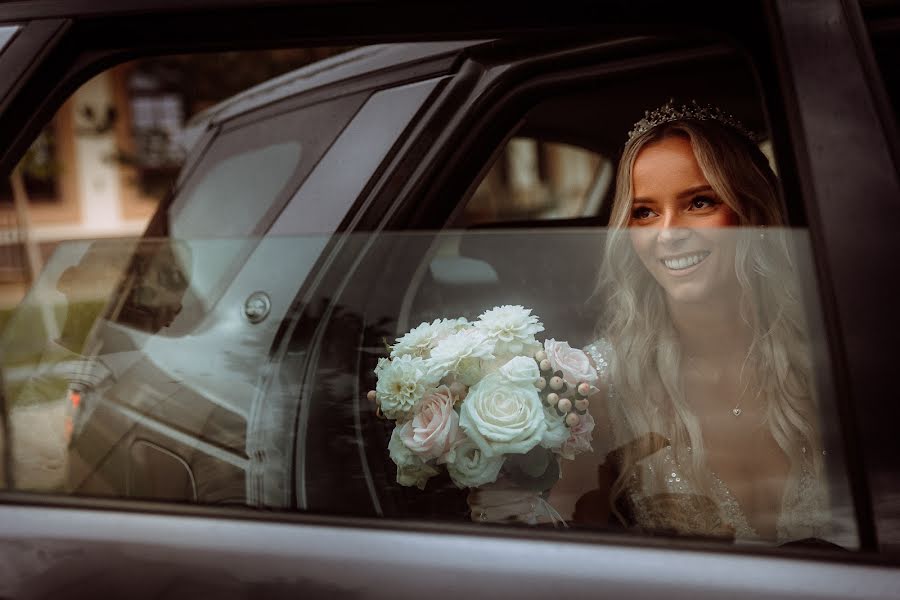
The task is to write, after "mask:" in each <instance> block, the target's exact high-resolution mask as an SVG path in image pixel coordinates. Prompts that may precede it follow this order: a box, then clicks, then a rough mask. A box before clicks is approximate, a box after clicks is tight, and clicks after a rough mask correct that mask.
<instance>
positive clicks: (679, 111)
mask: <svg viewBox="0 0 900 600" xmlns="http://www.w3.org/2000/svg"><path fill="white" fill-rule="evenodd" d="M685 120H689V121H718V122H719V123H722V124H723V125H727V126H728V127H731V128H732V129H735V130H736V131H738V132H739V133H741V134H742V135H745V136H746V137H747V138H749V139H750V140H752V141H756V135H755V134H753V133H752V132H751V131H750V130H749V129H747V128H746V127H744V124H743V123H741V122H740V121H739V120H738V119H737V118H735V116H734V115H732V114H730V113H726V112H725V111H723V110H722V109H721V108H719V107H718V106H713V105H712V104H707V105H705V106H701V105H700V104H698V103H697V101H696V100H692V101H691V103H690V104H682V105H681V106H676V105H675V101H674V100H669V101H668V102H666V103H665V104H663V105H662V106H660V107H659V108H657V109H655V110H652V111H649V110H647V111H644V118H643V119H641V120H640V121H638V122H637V123H635V124H634V127H632V129H631V131H629V132H628V142H627V143H628V144H630V143H631V142H632V141H633V140H634V139H635V138H636V137H638V136H639V135H641V134H643V133H645V132H647V131H649V130H651V129H653V128H654V127H656V126H658V125H662V124H663V123H669V122H671V121H685Z"/></svg>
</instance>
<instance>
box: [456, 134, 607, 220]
mask: <svg viewBox="0 0 900 600" xmlns="http://www.w3.org/2000/svg"><path fill="white" fill-rule="evenodd" d="M612 180H613V165H612V162H611V161H610V160H609V159H608V158H606V157H604V156H602V155H599V154H597V153H596V152H592V151H591V150H588V149H587V148H582V147H579V146H575V145H572V144H564V143H558V142H553V141H545V140H540V139H535V138H531V137H524V136H521V137H520V136H514V137H513V138H511V139H510V140H509V141H508V142H507V143H506V145H505V146H504V147H503V149H502V150H501V152H500V155H499V156H497V157H496V159H495V160H494V163H493V165H492V166H491V167H490V170H489V171H488V172H487V174H486V175H485V176H484V178H483V179H482V180H481V183H479V184H478V187H477V188H476V190H475V192H474V193H473V194H472V197H471V198H470V199H469V201H468V202H467V203H466V205H465V208H464V209H463V212H462V215H461V218H460V219H459V221H458V223H457V224H458V225H459V226H463V227H465V226H470V225H475V224H478V223H498V222H502V221H523V220H532V219H533V220H545V219H571V218H576V217H594V216H599V213H600V209H601V206H602V203H603V200H604V199H605V197H606V195H607V193H608V192H609V190H610V187H611V184H612Z"/></svg>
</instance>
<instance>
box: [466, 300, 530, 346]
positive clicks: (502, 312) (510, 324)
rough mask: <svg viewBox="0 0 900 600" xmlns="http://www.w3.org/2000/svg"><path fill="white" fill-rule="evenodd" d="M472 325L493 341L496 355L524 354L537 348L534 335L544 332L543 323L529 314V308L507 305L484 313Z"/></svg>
mask: <svg viewBox="0 0 900 600" xmlns="http://www.w3.org/2000/svg"><path fill="white" fill-rule="evenodd" d="M473 325H474V327H475V329H477V330H478V331H481V332H483V333H484V334H485V335H486V336H487V337H489V338H490V339H492V340H494V342H495V344H496V345H495V348H494V350H495V353H496V354H498V355H503V354H509V355H519V354H525V353H527V352H528V351H530V350H532V349H536V348H538V347H539V346H540V345H539V344H538V342H537V340H536V339H535V338H534V334H536V333H538V332H540V331H543V330H544V325H543V323H541V322H540V321H538V318H537V317H536V316H534V315H532V314H531V309H530V308H524V307H522V306H509V305H505V306H496V307H494V308H492V309H490V310H488V311H485V312H484V313H483V314H482V315H481V316H479V317H478V320H477V321H475V323H474V324H473Z"/></svg>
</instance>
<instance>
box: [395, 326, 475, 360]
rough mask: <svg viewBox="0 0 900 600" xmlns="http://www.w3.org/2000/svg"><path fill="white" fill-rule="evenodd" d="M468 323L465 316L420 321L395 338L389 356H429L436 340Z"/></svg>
mask: <svg viewBox="0 0 900 600" xmlns="http://www.w3.org/2000/svg"><path fill="white" fill-rule="evenodd" d="M467 325H468V321H467V320H466V319H465V318H459V319H435V320H434V321H433V322H431V323H427V322H425V323H421V324H420V325H419V326H418V327H414V328H413V329H411V330H409V331H408V332H407V333H405V334H404V335H403V336H401V337H399V338H397V341H395V342H394V345H393V346H392V347H391V358H397V357H398V356H404V355H406V354H408V355H410V356H418V357H419V358H429V357H430V356H431V351H432V350H433V349H434V347H435V346H437V344H438V342H440V341H441V340H442V339H444V338H446V337H447V336H449V335H452V334H454V333H456V332H457V331H460V330H461V329H463V328H465V327H466V326H467Z"/></svg>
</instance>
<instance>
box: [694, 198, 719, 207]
mask: <svg viewBox="0 0 900 600" xmlns="http://www.w3.org/2000/svg"><path fill="white" fill-rule="evenodd" d="M715 205H716V200H715V199H714V198H710V197H708V196H697V197H696V198H694V199H693V200H691V208H692V209H693V210H702V209H704V208H709V207H710V206H715Z"/></svg>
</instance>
